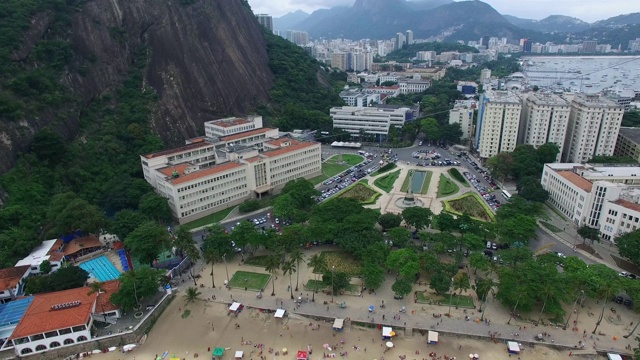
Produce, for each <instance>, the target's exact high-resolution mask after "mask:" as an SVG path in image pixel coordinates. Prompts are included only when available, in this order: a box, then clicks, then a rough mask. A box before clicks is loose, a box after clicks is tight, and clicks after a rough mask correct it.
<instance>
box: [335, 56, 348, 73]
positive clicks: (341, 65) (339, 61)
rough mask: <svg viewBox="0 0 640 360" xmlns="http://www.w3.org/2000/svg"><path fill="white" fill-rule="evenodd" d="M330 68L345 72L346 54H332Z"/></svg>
mask: <svg viewBox="0 0 640 360" xmlns="http://www.w3.org/2000/svg"><path fill="white" fill-rule="evenodd" d="M331 66H332V67H334V68H338V69H340V70H342V71H345V70H347V54H346V53H343V52H334V53H332V54H331Z"/></svg>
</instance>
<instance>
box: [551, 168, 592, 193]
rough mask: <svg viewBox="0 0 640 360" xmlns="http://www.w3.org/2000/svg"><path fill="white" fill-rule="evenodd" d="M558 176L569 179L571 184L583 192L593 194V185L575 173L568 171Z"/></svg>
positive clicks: (563, 171) (561, 172) (560, 172)
mask: <svg viewBox="0 0 640 360" xmlns="http://www.w3.org/2000/svg"><path fill="white" fill-rule="evenodd" d="M558 175H560V176H562V177H563V178H565V179H567V180H568V181H569V182H570V183H572V184H573V185H575V186H577V187H579V188H581V189H582V190H584V191H586V192H591V187H593V184H592V183H591V182H590V181H589V180H587V179H585V178H583V177H582V176H580V175H578V174H576V173H574V172H573V171H568V170H562V171H558Z"/></svg>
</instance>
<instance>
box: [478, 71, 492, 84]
mask: <svg viewBox="0 0 640 360" xmlns="http://www.w3.org/2000/svg"><path fill="white" fill-rule="evenodd" d="M489 80H491V69H482V70H480V81H482V82H485V81H489Z"/></svg>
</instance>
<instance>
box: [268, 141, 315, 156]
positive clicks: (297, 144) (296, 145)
mask: <svg viewBox="0 0 640 360" xmlns="http://www.w3.org/2000/svg"><path fill="white" fill-rule="evenodd" d="M317 144H318V143H316V142H311V141H296V140H292V142H291V145H289V146H285V147H281V148H279V149H274V150H269V151H265V152H263V153H262V155H263V156H266V157H276V156H280V155H282V154H286V153H288V152H292V151H296V150H300V149H304V148H306V147H311V146H314V145H317Z"/></svg>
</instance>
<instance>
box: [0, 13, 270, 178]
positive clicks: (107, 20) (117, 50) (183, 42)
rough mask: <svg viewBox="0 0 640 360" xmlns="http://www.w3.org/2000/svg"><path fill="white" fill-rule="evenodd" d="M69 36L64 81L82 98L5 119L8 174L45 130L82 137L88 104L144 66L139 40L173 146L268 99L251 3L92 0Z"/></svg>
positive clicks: (160, 120)
mask: <svg viewBox="0 0 640 360" xmlns="http://www.w3.org/2000/svg"><path fill="white" fill-rule="evenodd" d="M185 4H188V5H185ZM50 22H51V16H50V15H49V14H37V15H35V16H34V17H33V19H32V21H31V27H30V29H29V30H28V31H26V32H25V33H24V35H23V39H22V44H21V47H20V48H19V49H17V50H16V51H15V52H14V54H12V58H13V59H14V60H15V61H25V59H26V58H27V57H28V55H29V53H30V52H31V50H32V48H33V46H34V45H35V44H36V43H37V42H38V41H39V40H40V39H42V38H44V37H46V34H47V33H48V30H49V24H50ZM69 33H70V35H69V37H68V39H65V40H67V41H68V42H69V43H70V44H71V47H72V49H73V59H72V63H73V64H71V66H69V70H68V71H65V73H64V75H63V77H62V78H61V80H60V81H61V82H63V83H64V84H65V85H66V86H67V87H68V88H69V89H70V92H71V93H72V95H73V96H74V98H75V99H77V101H74V102H73V103H72V104H73V105H70V104H67V106H65V108H63V109H59V110H56V111H53V110H46V109H45V110H42V111H40V112H38V113H37V115H31V116H25V118H24V119H21V120H19V121H14V122H5V123H3V124H1V125H2V126H0V158H1V159H3V161H1V162H0V171H1V172H5V171H7V170H8V169H10V167H11V166H12V165H13V163H14V162H15V159H16V157H17V154H18V153H20V152H21V151H25V150H26V149H28V146H29V143H30V140H31V139H32V138H33V135H34V134H35V133H36V132H37V131H39V130H40V129H42V128H43V127H45V126H50V127H52V128H53V129H54V130H55V131H57V132H59V133H60V134H62V135H64V136H65V137H67V138H68V139H71V138H73V137H74V136H76V135H77V133H78V130H79V126H78V123H79V121H78V120H79V118H81V116H82V109H83V108H84V107H86V106H87V105H88V104H89V103H90V102H91V101H92V99H95V98H96V97H98V96H101V95H103V94H105V93H107V92H109V91H111V90H113V89H115V88H117V87H118V85H119V84H120V83H121V82H122V81H123V79H124V78H125V77H126V76H127V73H128V71H129V69H130V68H131V67H132V66H138V65H140V64H137V63H136V61H139V60H137V59H136V56H135V55H136V52H137V50H138V49H139V48H140V45H146V48H147V52H148V54H147V57H146V58H147V60H146V61H147V64H146V67H145V75H144V81H145V83H146V84H147V85H149V86H151V87H152V88H153V89H155V91H156V92H157V94H158V95H159V101H158V102H157V107H156V109H155V111H154V115H153V118H152V119H151V121H152V127H153V129H154V131H156V132H157V133H158V134H159V135H160V136H161V137H162V138H163V140H164V141H165V143H167V144H168V145H176V144H180V143H182V142H183V139H184V138H186V137H191V136H195V135H196V134H200V133H202V132H203V129H202V128H203V127H202V123H203V122H204V121H206V120H210V119H211V118H214V117H216V116H225V115H243V114H246V113H247V112H249V111H251V110H252V109H254V108H255V106H256V105H257V104H258V103H260V102H266V101H267V99H268V98H267V96H268V92H269V90H270V88H271V86H272V84H273V74H272V73H271V71H270V69H269V67H268V61H269V59H268V56H267V52H266V47H265V44H264V39H263V36H262V29H261V28H260V25H259V24H258V23H257V21H256V20H255V18H254V16H253V14H252V12H251V10H250V9H249V7H248V6H247V5H246V4H245V3H244V1H243V0H224V1H211V0H193V1H191V0H189V1H185V0H164V1H158V0H88V1H86V2H85V3H84V4H83V5H82V6H81V7H80V8H79V10H78V11H77V12H76V13H75V14H73V16H72V19H71V31H70V32H69ZM71 68H74V69H79V68H81V69H83V72H82V75H80V73H79V72H78V71H72V70H70V69H71Z"/></svg>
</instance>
